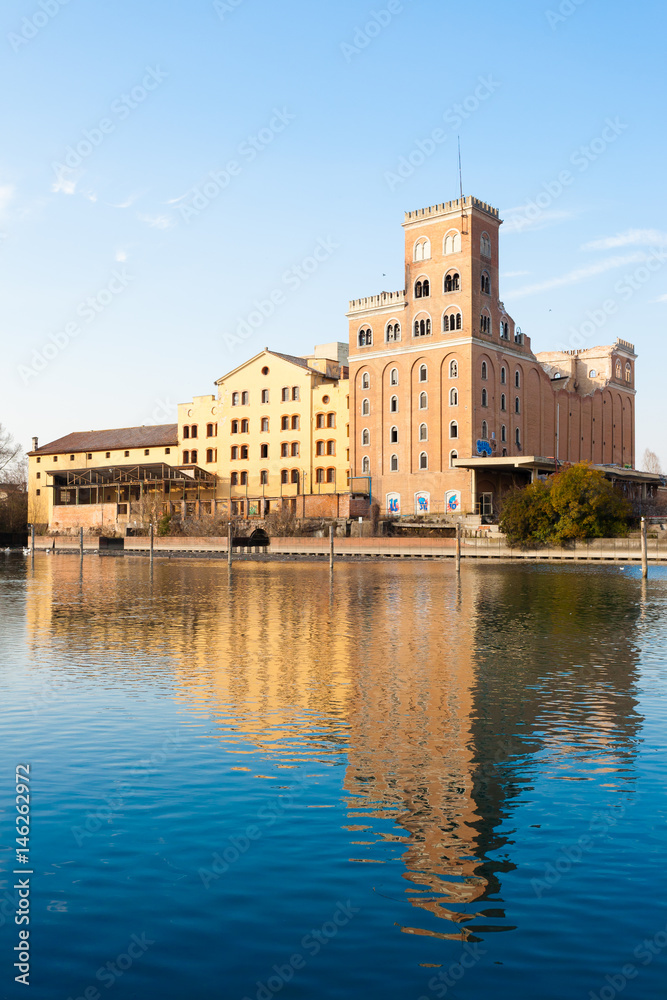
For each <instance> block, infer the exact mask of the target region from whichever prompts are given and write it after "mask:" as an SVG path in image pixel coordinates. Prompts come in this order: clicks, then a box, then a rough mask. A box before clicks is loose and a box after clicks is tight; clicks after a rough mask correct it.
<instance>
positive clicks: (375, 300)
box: [349, 289, 405, 313]
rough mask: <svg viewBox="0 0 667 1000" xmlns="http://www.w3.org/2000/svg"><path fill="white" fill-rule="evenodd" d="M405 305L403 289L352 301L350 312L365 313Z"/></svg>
mask: <svg viewBox="0 0 667 1000" xmlns="http://www.w3.org/2000/svg"><path fill="white" fill-rule="evenodd" d="M404 304H405V289H403V291H402V292H380V294H379V295H367V296H366V298H364V299H352V300H351V301H350V310H349V311H350V312H351V313H352V312H365V311H366V310H367V309H381V308H382V307H383V306H399V305H404Z"/></svg>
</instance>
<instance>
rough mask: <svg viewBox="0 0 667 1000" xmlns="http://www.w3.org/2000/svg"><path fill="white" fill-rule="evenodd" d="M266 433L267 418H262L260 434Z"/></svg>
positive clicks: (267, 429) (267, 427)
mask: <svg viewBox="0 0 667 1000" xmlns="http://www.w3.org/2000/svg"><path fill="white" fill-rule="evenodd" d="M216 426H217V425H216ZM268 431H269V418H268V417H262V434H268Z"/></svg>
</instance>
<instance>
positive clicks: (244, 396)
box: [232, 385, 300, 406]
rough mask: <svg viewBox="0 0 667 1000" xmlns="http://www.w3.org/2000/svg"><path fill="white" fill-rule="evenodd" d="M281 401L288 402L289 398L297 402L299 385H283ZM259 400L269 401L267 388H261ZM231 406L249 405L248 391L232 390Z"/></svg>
mask: <svg viewBox="0 0 667 1000" xmlns="http://www.w3.org/2000/svg"><path fill="white" fill-rule="evenodd" d="M280 398H281V402H283V403H288V402H290V400H291V401H292V402H298V401H299V399H300V393H299V386H298V385H293V386H292V387H291V388H290V387H289V386H287V385H286V386H284V387H283V388H282V389H281V390H280ZM261 402H262V403H268V402H269V390H268V389H262V390H261ZM232 406H250V393H249V392H248V391H247V390H245V391H243V392H233V393H232Z"/></svg>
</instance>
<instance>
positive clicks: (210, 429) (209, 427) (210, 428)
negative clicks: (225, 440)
mask: <svg viewBox="0 0 667 1000" xmlns="http://www.w3.org/2000/svg"><path fill="white" fill-rule="evenodd" d="M217 436H218V425H217V424H206V437H209V438H212V437H217Z"/></svg>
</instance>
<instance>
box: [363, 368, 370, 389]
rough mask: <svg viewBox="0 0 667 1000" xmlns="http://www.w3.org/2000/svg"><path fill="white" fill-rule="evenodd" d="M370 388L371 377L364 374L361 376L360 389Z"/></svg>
mask: <svg viewBox="0 0 667 1000" xmlns="http://www.w3.org/2000/svg"><path fill="white" fill-rule="evenodd" d="M370 387H371V377H370V375H369V374H368V372H364V374H363V375H362V376H361V388H362V389H370Z"/></svg>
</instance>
